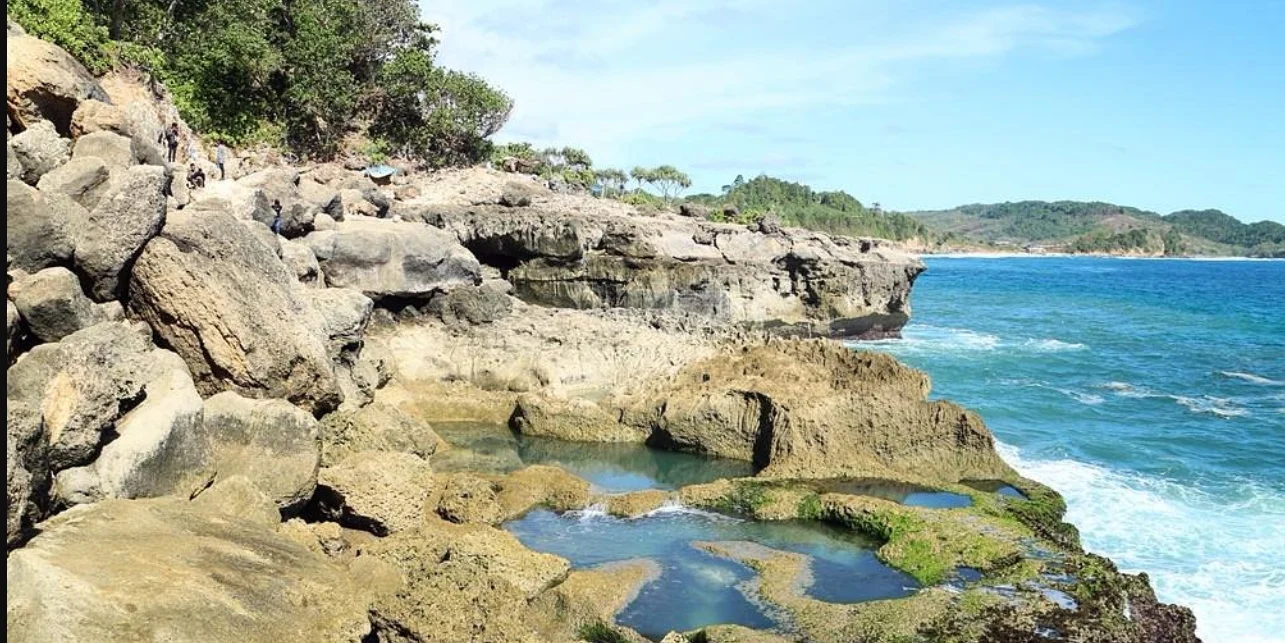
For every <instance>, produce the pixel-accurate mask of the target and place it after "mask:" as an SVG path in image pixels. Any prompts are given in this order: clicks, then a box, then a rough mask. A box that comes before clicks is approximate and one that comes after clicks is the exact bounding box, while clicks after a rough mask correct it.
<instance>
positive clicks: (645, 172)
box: [629, 165, 653, 190]
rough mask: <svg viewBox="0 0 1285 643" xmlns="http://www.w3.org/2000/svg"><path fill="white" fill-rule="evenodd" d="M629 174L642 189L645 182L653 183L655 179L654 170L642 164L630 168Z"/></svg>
mask: <svg viewBox="0 0 1285 643" xmlns="http://www.w3.org/2000/svg"><path fill="white" fill-rule="evenodd" d="M629 176H630V177H632V178H633V180H635V181H637V182H638V189H639V190H641V189H642V184H643V183H651V182H652V180H653V175H652V171H651V170H649V169H647V168H645V167H643V166H641V165H639V166H635V167H634V169H632V170H629Z"/></svg>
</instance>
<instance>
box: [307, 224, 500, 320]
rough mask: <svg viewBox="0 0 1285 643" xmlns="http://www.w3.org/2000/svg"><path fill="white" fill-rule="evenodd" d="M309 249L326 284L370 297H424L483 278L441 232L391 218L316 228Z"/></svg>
mask: <svg viewBox="0 0 1285 643" xmlns="http://www.w3.org/2000/svg"><path fill="white" fill-rule="evenodd" d="M305 242H306V243H307V244H308V245H309V246H311V247H312V250H313V253H315V254H316V256H317V261H318V262H319V263H320V264H321V270H322V272H323V273H324V274H325V275H326V283H327V284H329V285H331V286H335V287H340V288H352V289H354V290H359V291H361V292H363V293H365V294H366V295H367V296H369V297H371V298H372V299H376V300H378V299H381V298H385V297H401V298H423V299H427V298H428V297H429V296H431V295H432V294H433V293H436V292H444V291H448V290H451V289H453V288H456V287H459V286H468V285H475V284H477V283H479V282H480V281H481V267H480V265H479V264H478V261H477V258H475V257H474V256H473V255H472V253H470V252H469V251H468V250H465V249H464V247H463V246H461V245H460V244H459V242H458V241H456V239H455V238H454V237H453V236H452V235H450V234H447V233H445V232H443V231H441V230H438V229H436V228H431V227H429V226H425V225H420V224H415V223H401V222H394V221H389V220H373V219H365V220H352V219H349V220H346V221H341V222H339V223H337V224H336V226H335V230H334V231H325V232H314V233H312V234H310V235H308V236H307V238H306V239H305Z"/></svg>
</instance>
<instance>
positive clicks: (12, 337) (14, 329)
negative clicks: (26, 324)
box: [4, 299, 24, 364]
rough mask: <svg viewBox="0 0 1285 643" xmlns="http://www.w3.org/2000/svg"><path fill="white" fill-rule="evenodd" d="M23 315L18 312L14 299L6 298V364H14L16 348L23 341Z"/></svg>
mask: <svg viewBox="0 0 1285 643" xmlns="http://www.w3.org/2000/svg"><path fill="white" fill-rule="evenodd" d="M23 330H24V328H23V323H22V315H21V314H20V313H19V312H18V307H17V306H15V305H13V302H12V301H9V300H7V299H6V300H5V339H4V349H5V355H6V356H7V357H8V361H7V362H5V363H6V364H12V363H13V358H14V357H17V354H16V353H15V348H19V347H18V344H19V342H21V341H22V336H23Z"/></svg>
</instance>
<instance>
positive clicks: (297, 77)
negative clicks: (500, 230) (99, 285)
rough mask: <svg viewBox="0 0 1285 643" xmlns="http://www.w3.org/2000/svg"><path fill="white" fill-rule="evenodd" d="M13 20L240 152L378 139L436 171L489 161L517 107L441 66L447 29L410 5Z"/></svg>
mask: <svg viewBox="0 0 1285 643" xmlns="http://www.w3.org/2000/svg"><path fill="white" fill-rule="evenodd" d="M7 5H8V10H9V16H10V18H12V19H16V20H17V21H18V22H19V23H20V24H22V25H23V27H24V28H26V29H27V30H28V31H30V32H31V33H32V34H34V35H37V36H40V37H42V38H47V39H49V40H51V41H53V42H54V43H56V44H58V45H60V46H63V47H64V48H66V49H67V50H68V51H69V52H70V53H72V54H73V55H75V56H77V57H78V58H80V59H81V60H82V61H84V62H85V63H86V65H87V66H88V67H89V68H90V69H91V70H92V71H94V72H95V73H104V72H106V71H108V70H109V69H110V68H111V67H113V66H128V67H134V68H136V69H139V70H140V71H143V72H145V73H147V74H150V75H151V76H152V77H153V78H155V79H157V80H161V81H163V82H164V83H165V85H166V86H167V87H168V88H169V89H170V91H171V92H172V94H173V96H174V101H175V104H176V105H177V107H178V108H179V111H180V113H181V114H182V115H183V118H184V119H185V120H186V121H187V122H188V123H189V124H190V125H191V126H192V127H194V128H196V129H197V130H199V131H201V132H203V133H205V134H207V135H213V136H215V137H219V138H226V139H228V140H230V141H231V142H233V143H234V144H239V143H247V142H254V141H262V142H267V143H271V144H275V145H279V146H282V147H285V148H288V149H289V150H290V151H293V152H295V153H297V154H300V155H304V156H318V157H326V156H330V155H333V154H335V153H337V152H338V151H339V147H340V144H341V142H342V140H343V139H344V138H345V137H346V136H347V135H349V134H352V133H358V134H363V133H364V134H367V135H368V136H370V137H373V138H374V139H376V141H377V142H376V145H382V146H384V147H383V148H382V150H384V153H385V154H397V155H402V156H407V157H410V158H416V159H420V160H422V161H424V162H425V163H427V164H429V165H433V166H444V165H461V164H468V163H473V162H476V161H478V160H481V159H483V158H485V157H486V155H487V153H488V152H489V146H490V143H489V142H488V141H487V140H486V139H487V138H488V137H489V136H491V135H492V134H494V133H495V132H496V131H497V130H499V128H500V127H501V126H502V125H503V124H504V122H505V121H506V120H507V119H508V115H509V112H510V110H511V109H512V106H513V104H512V101H511V100H510V99H509V98H508V97H507V96H506V95H504V93H502V92H500V91H499V90H496V89H494V88H492V87H490V86H489V85H487V84H486V83H485V82H484V81H482V80H481V79H479V78H477V77H476V76H473V75H470V74H463V73H460V72H456V71H451V70H447V69H443V68H441V67H439V66H437V65H436V64H435V63H434V60H433V58H434V53H435V47H436V45H437V40H436V39H435V38H434V37H433V36H434V34H435V32H436V28H435V27H434V26H433V25H429V24H424V23H421V22H420V21H419V19H418V7H417V5H416V4H415V3H414V2H411V1H410V0H290V1H289V2H286V3H282V2H280V1H279V0H217V1H216V0H194V1H192V2H181V3H180V2H172V1H169V0H136V1H134V2H120V1H116V2H93V3H82V2H81V1H80V0H8V1H7Z"/></svg>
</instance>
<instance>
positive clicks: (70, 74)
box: [5, 30, 107, 135]
mask: <svg viewBox="0 0 1285 643" xmlns="http://www.w3.org/2000/svg"><path fill="white" fill-rule="evenodd" d="M5 85H6V87H7V91H8V103H9V109H10V113H11V114H12V115H14V116H16V117H17V118H18V119H19V120H20V121H21V122H22V123H24V124H26V125H28V126H29V125H30V124H31V123H34V122H35V121H37V120H47V121H49V122H51V123H53V125H54V127H55V128H57V130H58V132H59V133H60V134H64V135H68V134H70V133H71V119H72V114H74V113H75V111H76V108H77V107H78V106H79V105H80V103H81V102H82V101H85V100H88V99H95V100H100V101H106V100H107V94H106V93H104V92H103V89H102V88H101V87H99V86H98V83H97V81H95V80H94V77H93V76H92V75H90V73H89V71H88V70H87V69H85V67H84V66H83V65H81V64H80V62H79V61H77V60H76V59H75V58H73V57H72V56H71V55H69V54H68V53H67V52H66V51H63V50H62V48H61V47H58V46H57V45H54V44H52V43H48V42H45V41H43V40H41V39H39V38H34V37H32V36H28V35H25V34H20V33H15V32H14V31H13V30H10V31H8V32H7V33H6V35H5Z"/></svg>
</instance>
